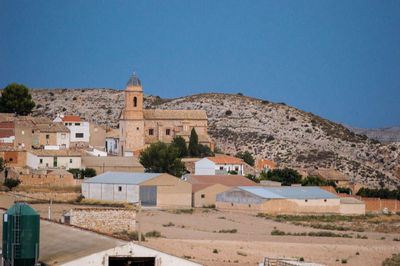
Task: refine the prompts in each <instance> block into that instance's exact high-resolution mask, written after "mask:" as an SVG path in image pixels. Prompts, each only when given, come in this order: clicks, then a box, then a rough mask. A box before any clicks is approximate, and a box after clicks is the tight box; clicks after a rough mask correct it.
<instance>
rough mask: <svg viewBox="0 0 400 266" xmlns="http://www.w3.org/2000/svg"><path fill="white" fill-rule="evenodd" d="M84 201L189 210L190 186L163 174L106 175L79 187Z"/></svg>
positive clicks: (118, 173)
mask: <svg viewBox="0 0 400 266" xmlns="http://www.w3.org/2000/svg"><path fill="white" fill-rule="evenodd" d="M82 194H83V196H85V198H87V199H96V200H104V201H126V202H133V203H137V202H139V200H141V202H142V205H143V206H157V207H175V206H176V207H190V206H191V198H192V196H191V195H192V185H191V184H190V183H188V182H186V181H183V180H181V179H179V178H177V177H174V176H172V175H169V174H163V173H129V172H106V173H104V174H101V175H98V176H95V177H93V178H90V179H88V180H86V181H85V182H83V183H82Z"/></svg>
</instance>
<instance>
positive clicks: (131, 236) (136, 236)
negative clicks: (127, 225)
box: [113, 230, 146, 241]
mask: <svg viewBox="0 0 400 266" xmlns="http://www.w3.org/2000/svg"><path fill="white" fill-rule="evenodd" d="M113 235H116V236H120V237H124V238H128V239H130V240H135V241H138V240H139V234H138V232H137V231H129V232H128V231H126V230H122V231H119V232H114V233H113ZM141 239H142V241H146V238H145V236H144V235H143V234H141Z"/></svg>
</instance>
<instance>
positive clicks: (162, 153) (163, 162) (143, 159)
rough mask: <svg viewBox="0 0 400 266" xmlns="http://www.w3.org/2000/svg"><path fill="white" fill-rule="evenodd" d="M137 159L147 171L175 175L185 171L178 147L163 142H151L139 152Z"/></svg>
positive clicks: (178, 175) (180, 174)
mask: <svg viewBox="0 0 400 266" xmlns="http://www.w3.org/2000/svg"><path fill="white" fill-rule="evenodd" d="M139 161H140V163H141V164H142V165H143V167H144V168H145V171H146V172H147V173H168V174H171V175H174V176H177V177H181V176H182V175H183V174H184V173H185V164H184V163H183V162H182V161H181V159H180V158H179V150H178V148H177V147H176V146H175V145H171V144H170V145H167V144H165V143H164V142H160V141H159V142H156V143H152V144H151V145H150V146H149V147H147V148H146V149H145V150H144V151H142V152H141V153H140V157H139Z"/></svg>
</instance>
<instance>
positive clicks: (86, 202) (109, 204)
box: [80, 199, 136, 209]
mask: <svg viewBox="0 0 400 266" xmlns="http://www.w3.org/2000/svg"><path fill="white" fill-rule="evenodd" d="M80 204H81V205H93V206H102V207H121V208H127V209H136V206H135V205H133V204H132V203H129V202H124V201H115V202H113V201H104V200H92V199H82V200H81V201H80Z"/></svg>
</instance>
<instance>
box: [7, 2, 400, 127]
mask: <svg viewBox="0 0 400 266" xmlns="http://www.w3.org/2000/svg"><path fill="white" fill-rule="evenodd" d="M132 71H136V74H137V75H138V76H139V77H140V79H141V81H142V84H143V88H144V91H145V93H146V94H152V95H159V96H161V97H167V98H175V97H179V96H185V95H190V94H196V93H202V92H226V93H238V92H242V93H243V94H245V95H248V96H253V97H257V98H262V99H266V100H270V101H274V102H285V103H286V104H288V105H291V106H294V107H297V108H300V109H302V110H305V111H308V112H312V113H315V114H317V115H320V116H323V117H325V118H328V119H331V120H334V121H338V122H343V123H346V124H350V125H353V126H358V127H381V126H397V125H400V2H399V1H366V0H361V1H345V0H343V1H341V0H335V1H321V0H316V1H311V0H307V1H297V0H296V1H294V0H293V1H281V0H280V1H236V0H229V1H149V0H145V1H128V0H127V1H89V0H84V1H16V0H13V1H8V0H7V1H5V0H1V1H0V87H1V88H4V87H5V86H6V85H7V84H9V83H12V82H17V83H23V84H25V85H27V86H28V87H30V88H115V89H124V87H125V84H126V81H127V80H128V78H129V75H130V73H131V72H132Z"/></svg>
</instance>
